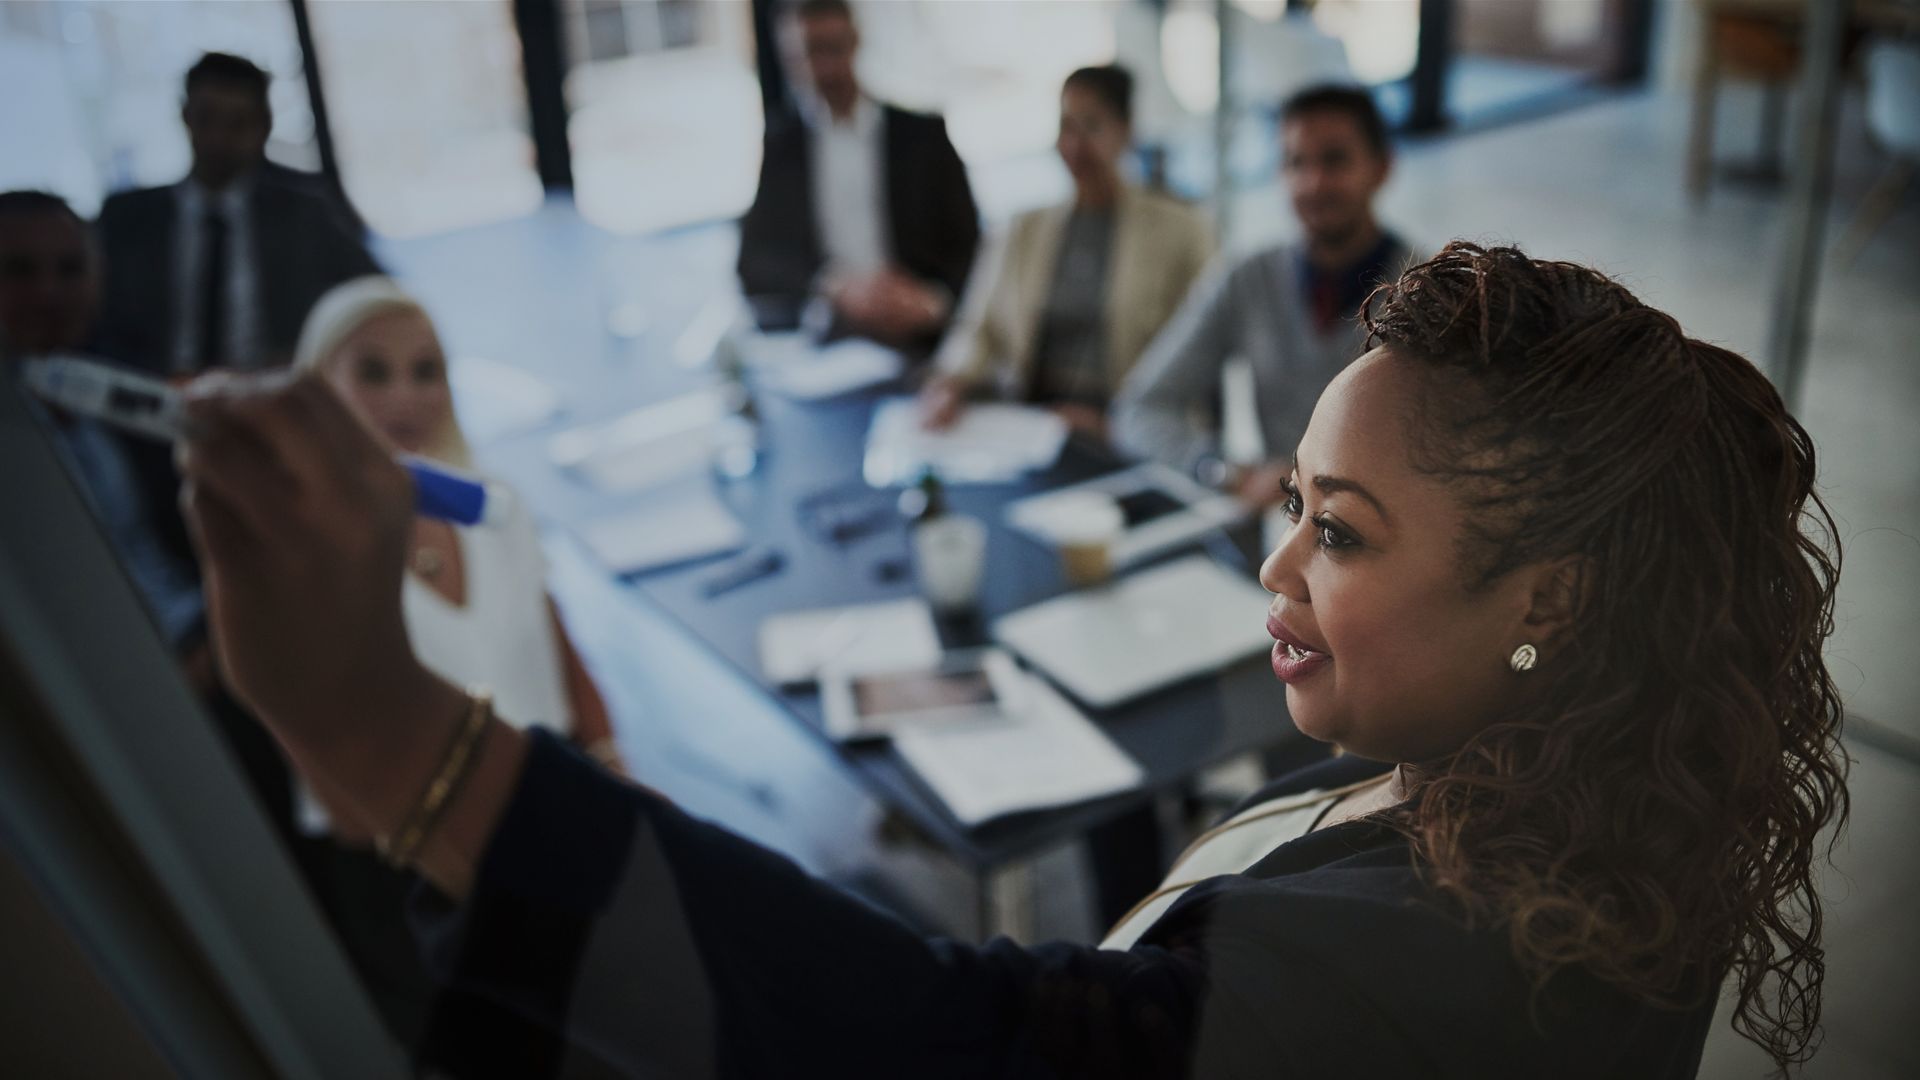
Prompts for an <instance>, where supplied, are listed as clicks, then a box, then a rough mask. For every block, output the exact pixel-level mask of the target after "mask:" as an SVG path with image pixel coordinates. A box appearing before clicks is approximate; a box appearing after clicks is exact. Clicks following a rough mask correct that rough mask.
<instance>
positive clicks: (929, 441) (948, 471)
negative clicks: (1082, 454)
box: [864, 398, 1067, 487]
mask: <svg viewBox="0 0 1920 1080" xmlns="http://www.w3.org/2000/svg"><path fill="white" fill-rule="evenodd" d="M1066 444H1067V425H1066V422H1065V421H1063V420H1061V419H1060V418H1059V417H1058V416H1055V415H1054V414H1053V413H1051V412H1048V411H1047V410H1045V409H1036V408H1032V407H1030V406H1026V405H999V404H983V405H974V406H972V407H970V408H968V409H967V410H966V411H965V412H964V413H962V414H960V419H959V421H958V422H956V423H955V424H954V425H953V426H952V427H950V428H947V429H946V430H944V431H928V430H926V429H925V428H923V427H922V426H921V425H920V407H919V404H918V403H917V402H915V401H914V400H913V399H912V398H894V399H892V400H889V401H886V402H883V403H882V404H881V405H880V407H879V408H878V409H876V410H875V411H874V414H873V426H872V427H871V428H870V429H868V432H867V456H866V464H865V468H864V473H865V475H866V478H867V483H869V484H871V485H873V486H874V487H890V486H893V485H896V484H906V483H911V482H912V481H913V479H914V477H915V476H917V475H918V474H919V473H920V471H921V470H922V469H925V468H928V467H931V468H933V469H934V470H935V471H937V472H938V473H939V474H940V478H941V480H943V481H945V482H947V483H949V484H999V483H1006V482H1008V481H1011V480H1017V479H1019V478H1020V477H1022V476H1024V475H1026V474H1027V473H1029V472H1033V471H1034V470H1036V469H1044V468H1046V467H1047V466H1049V465H1051V464H1053V463H1054V462H1055V461H1056V460H1058V459H1059V457H1060V450H1061V448H1062V447H1064V446H1065V445H1066Z"/></svg>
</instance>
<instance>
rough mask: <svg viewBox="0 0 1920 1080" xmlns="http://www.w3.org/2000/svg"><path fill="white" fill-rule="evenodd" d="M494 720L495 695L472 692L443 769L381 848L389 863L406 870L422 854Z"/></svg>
mask: <svg viewBox="0 0 1920 1080" xmlns="http://www.w3.org/2000/svg"><path fill="white" fill-rule="evenodd" d="M492 719H493V695H492V694H491V693H490V692H488V691H487V690H485V689H482V688H476V689H473V690H469V691H468V692H467V717H466V720H465V721H463V722H462V723H461V725H460V730H459V732H457V733H456V734H455V735H454V737H453V742H452V744H451V745H449V746H448V747H447V753H446V756H445V757H443V758H442V759H441V761H440V768H439V769H438V770H436V771H435V773H434V775H433V779H432V780H431V781H429V782H428V783H427V787H426V790H425V791H423V792H421V794H420V801H419V802H417V803H415V804H414V807H413V809H412V810H411V811H410V812H408V814H407V816H406V818H405V820H404V823H403V824H402V825H401V826H400V828H399V829H397V830H395V832H394V839H393V841H392V842H391V843H385V844H382V845H380V853H381V855H382V856H383V857H384V858H385V859H386V860H387V862H388V863H389V864H391V865H393V866H396V867H400V868H405V867H407V866H409V865H411V864H412V862H413V859H414V856H416V855H418V854H419V853H420V848H421V847H422V846H423V845H424V844H425V843H426V840H427V836H428V835H429V834H430V833H431V832H432V831H433V827H434V825H435V824H437V823H438V822H439V820H440V815H441V814H442V813H444V812H445V811H446V808H447V805H448V804H449V803H451V802H452V801H453V795H454V793H455V792H456V791H458V790H459V788H460V784H461V782H462V781H464V780H465V779H466V778H467V774H468V773H469V772H471V771H472V769H473V762H474V760H475V758H476V757H477V756H478V755H477V754H476V753H475V751H476V750H477V749H478V748H479V745H480V739H481V737H482V736H484V735H485V734H486V733H487V726H488V723H489V721H491V720H492Z"/></svg>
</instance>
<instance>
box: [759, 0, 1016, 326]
mask: <svg viewBox="0 0 1920 1080" xmlns="http://www.w3.org/2000/svg"><path fill="white" fill-rule="evenodd" d="M779 40H780V44H781V53H782V57H783V59H784V61H785V64H786V69H787V71H788V72H789V77H790V79H791V81H792V84H793V90H794V94H793V96H794V99H795V100H794V102H793V104H792V105H791V106H789V107H787V108H784V109H779V110H774V111H771V112H769V114H768V116H767V128H766V142H765V146H764V152H763V156H762V158H761V163H760V187H759V191H758V192H757V193H756V194H755V196H754V200H753V206H752V207H751V208H750V209H748V211H747V216H746V217H745V218H744V219H742V220H741V222H740V261H739V267H738V269H739V273H740V284H741V287H742V289H743V290H744V291H745V292H746V294H747V297H748V298H749V300H750V301H752V302H753V304H754V306H755V308H756V310H757V311H758V312H759V313H760V315H761V319H762V322H763V323H768V324H775V323H779V322H783V321H791V320H793V319H795V318H797V317H798V316H799V313H800V312H801V311H802V310H803V309H808V308H811V309H812V311H818V312H823V313H824V314H825V316H826V318H824V319H822V321H823V322H827V323H829V325H831V327H832V328H833V329H834V330H835V331H836V332H843V333H854V334H859V335H862V336H866V337H872V338H875V339H877V340H881V341H886V342H889V343H891V344H896V345H907V346H923V347H931V345H932V344H933V343H934V342H935V341H937V339H938V336H939V334H940V332H941V331H942V330H943V329H944V328H945V327H946V325H947V321H948V319H949V318H950V317H951V316H952V314H953V310H954V302H955V300H956V299H957V298H958V296H959V294H960V290H961V289H962V288H963V287H964V285H965V284H966V279H967V271H968V269H969V268H970V267H971V266H972V265H973V256H974V250H975V249H976V248H977V247H978V246H979V243H980V221H979V212H978V210H977V209H976V208H975V206H974V202H973V190H972V188H971V187H970V186H969V185H968V183H967V170H966V166H965V165H964V164H962V163H961V161H960V155H959V154H957V153H955V152H954V149H953V143H952V142H951V141H949V140H948V138H947V126H946V122H945V121H944V120H942V119H941V118H940V117H938V116H931V115H925V114H920V113H913V112H908V111H907V110H905V109H900V108H896V107H894V106H892V105H887V104H883V103H881V102H877V101H875V100H874V99H872V98H870V97H868V96H866V95H865V94H864V93H863V92H862V91H861V88H860V82H859V79H858V77H857V76H856V75H855V73H854V65H853V59H854V55H855V53H856V52H857V51H858V49H859V46H860V34H859V30H858V28H857V27H856V26H855V25H854V21H853V12H852V9H851V8H850V7H849V6H848V4H847V2H846V0H797V2H794V3H789V4H788V5H787V6H786V7H785V8H783V9H782V11H781V14H780V28H779ZM809 314H811V313H809Z"/></svg>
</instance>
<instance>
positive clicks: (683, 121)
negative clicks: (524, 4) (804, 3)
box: [560, 0, 762, 233]
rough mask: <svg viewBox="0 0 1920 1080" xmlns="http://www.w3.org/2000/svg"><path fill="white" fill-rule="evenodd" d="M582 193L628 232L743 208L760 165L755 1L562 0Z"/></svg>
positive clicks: (611, 224) (608, 224)
mask: <svg viewBox="0 0 1920 1080" xmlns="http://www.w3.org/2000/svg"><path fill="white" fill-rule="evenodd" d="M560 14H561V20H562V42H563V44H564V46H565V48H566V51H567V56H568V57H569V59H570V60H571V61H572V66H571V67H570V69H569V70H568V72H567V79H566V96H567V103H568V106H569V110H570V115H569V119H568V122H567V141H568V144H569V146H570V147H571V149H572V155H573V183H574V200H575V202H576V204H577V205H578V206H579V208H580V213H581V215H582V216H583V217H585V218H586V219H587V220H588V221H591V222H593V223H594V224H596V225H599V226H601V227H602V228H605V229H609V230H611V231H614V232H621V233H637V232H649V231H653V230H657V229H663V228H670V227H673V226H676V225H686V224H691V223H693V222H699V221H711V220H714V219H718V218H729V217H736V216H738V215H740V214H742V213H744V212H745V211H746V209H747V206H748V204H749V203H751V202H752V201H753V189H754V183H755V180H756V179H757V178H758V175H759V167H760V135H761V131H762V117H761V109H760V82H759V78H758V76H757V75H756V74H755V71H754V60H753V56H754V52H753V22H752V8H751V6H750V5H749V4H747V3H745V2H732V0H728V2H712V0H561V4H560Z"/></svg>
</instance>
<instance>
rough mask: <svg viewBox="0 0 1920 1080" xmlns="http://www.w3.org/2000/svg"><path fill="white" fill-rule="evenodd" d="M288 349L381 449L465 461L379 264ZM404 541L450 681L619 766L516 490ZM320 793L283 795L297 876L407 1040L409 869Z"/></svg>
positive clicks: (429, 998)
mask: <svg viewBox="0 0 1920 1080" xmlns="http://www.w3.org/2000/svg"><path fill="white" fill-rule="evenodd" d="M294 364H295V366H296V367H299V368H301V369H303V370H308V371H313V372H316V373H318V374H319V375H320V376H321V377H322V378H323V379H324V380H325V381H326V382H327V383H328V385H330V386H331V387H332V388H333V390H334V391H335V392H336V393H338V394H339V396H340V397H341V398H342V399H343V400H345V401H346V402H347V403H348V404H349V405H350V406H352V407H353V409H354V410H355V411H357V412H359V413H360V414H361V415H363V416H364V417H365V418H366V419H367V420H368V421H369V422H370V423H371V425H372V426H373V428H374V429H375V430H377V431H379V432H380V433H381V434H382V435H384V436H385V437H386V440H387V441H388V442H390V443H392V444H393V448H394V449H396V450H400V451H405V452H407V453H411V454H418V455H420V456H422V457H426V458H431V459H434V460H436V461H441V462H445V463H447V464H450V465H454V466H459V467H462V468H470V467H471V465H472V453H471V452H470V451H469V449H468V447H467V441H466V438H465V436H463V435H462V434H461V431H460V423H459V420H458V418H457V417H456V416H455V414H454V409H453V396H452V393H451V391H450V389H449V387H448V384H447V362H446V354H445V352H444V351H443V350H442V349H441V347H440V339H439V336H438V335H437V334H436V333H435V332H434V327H433V322H432V320H431V319H429V318H428V316H427V313H426V311H425V310H424V309H422V308H421V306H420V304H419V302H418V301H416V300H414V299H413V298H412V297H411V296H409V295H408V294H407V293H406V292H405V291H404V290H403V289H401V288H400V286H399V285H397V284H395V283H394V282H393V281H392V280H390V279H388V278H385V277H361V278H356V279H354V280H352V281H348V282H345V283H343V284H341V285H338V286H336V287H335V288H333V289H332V290H331V291H329V292H328V293H326V294H325V295H324V296H322V297H321V298H320V300H319V301H318V302H317V303H316V304H315V305H314V308H313V311H312V312H311V313H310V314H309V315H308V316H307V321H306V325H305V327H304V329H303V330H302V331H301V334H300V341H299V345H298V347H297V348H296V350H295V353H294ZM408 551H409V555H408V558H407V572H406V574H405V576H404V579H403V584H402V586H401V608H402V611H403V613H404V617H405V621H406V628H407V636H408V638H409V640H410V641H411V643H412V646H413V652H414V654H415V655H416V656H417V657H418V658H419V660H420V662H421V663H423V664H425V665H426V666H427V667H429V668H431V669H433V670H434V671H435V672H437V673H438V674H440V676H441V677H443V678H446V679H448V680H450V681H452V682H454V683H457V684H461V685H482V686H485V687H487V688H489V689H490V690H491V691H492V692H493V695H494V699H495V700H496V701H497V702H499V703H500V707H501V709H502V711H503V713H504V714H505V715H510V716H515V717H527V718H529V721H530V722H529V724H528V725H526V726H530V727H544V728H549V729H551V730H553V731H555V732H557V733H559V734H561V735H564V736H566V737H567V738H568V739H569V740H570V741H571V742H573V743H574V745H576V746H578V747H579V748H581V749H582V750H584V751H585V752H586V753H587V754H588V755H589V756H591V757H593V758H594V759H595V760H597V761H599V762H600V763H601V764H602V765H604V766H606V767H608V768H610V769H612V770H614V771H616V772H624V769H623V767H622V765H621V762H620V759H619V755H618V752H617V751H616V749H615V744H614V740H613V732H612V728H611V726H610V725H609V723H608V718H607V710H606V705H605V703H604V702H603V701H602V700H601V697H600V693H599V690H598V689H597V688H595V686H594V683H593V679H592V678H591V677H590V676H589V675H588V674H587V670H586V668H585V667H584V666H583V665H582V664H581V662H580V658H579V657H578V655H576V653H575V652H574V649H573V645H572V643H571V642H570V641H569V640H568V639H567V634H566V630H565V628H564V627H563V626H562V625H561V623H560V619H559V616H558V614H557V612H556V611H555V609H554V606H553V603H552V601H551V599H549V597H548V595H547V587H546V563H545V561H544V559H543V558H542V556H541V552H540V543H539V537H538V535H537V534H536V532H535V529H534V526H533V522H532V519H531V518H529V517H528V516H527V514H526V511H525V509H524V506H523V505H522V504H521V503H520V502H519V500H517V499H516V500H515V501H514V506H513V507H512V510H511V514H510V516H509V517H508V519H507V520H505V521H502V522H500V523H497V524H491V525H488V526H485V527H480V528H464V527H460V526H455V525H450V524H448V523H446V522H443V521H433V520H429V519H427V518H422V517H416V518H414V520H413V523H412V530H411V536H410V539H409V544H408ZM510 702H511V703H513V704H512V705H509V704H508V703H510ZM509 709H511V710H512V711H507V710H509ZM329 795H330V793H329V791H328V790H327V788H326V787H325V786H324V784H319V783H313V784H312V787H311V789H308V788H306V787H304V786H303V787H302V789H301V791H300V793H299V795H298V797H297V800H296V801H297V807H296V815H297V822H298V825H299V828H300V831H301V832H302V833H304V834H305V835H306V836H307V837H310V838H312V840H311V842H310V843H309V844H308V845H307V848H308V850H307V851H306V852H305V856H306V861H307V863H308V869H309V875H308V876H309V880H310V882H311V884H312V886H313V888H314V891H315V893H316V896H317V898H318V899H319V901H320V903H321V905H322V906H323V907H324V908H325V909H326V910H327V913H328V915H329V917H330V919H331V920H332V921H333V923H334V925H335V927H336V929H337V930H338V931H339V934H340V937H341V940H342V942H343V943H344V944H345V945H346V947H347V951H348V953H349V955H350V956H352V958H353V959H354V961H355V965H356V967H358V968H359V970H360V973H361V976H362V978H363V980H364V981H365V982H366V983H367V985H368V988H369V990H370V991H371V992H372V993H373V995H374V997H375V999H376V1000H377V1001H378V1002H379V1003H380V1005H381V1009H382V1012H383V1013H384V1014H385V1015H386V1017H387V1020H388V1023H389V1025H390V1026H391V1027H393V1029H394V1031H395V1034H396V1035H397V1036H398V1037H399V1038H401V1039H402V1040H403V1041H405V1042H407V1043H409V1044H410V1045H415V1046H419V1045H420V1044H421V1043H422V1041H423V1040H425V1039H426V1037H427V1034H428V1032H429V1030H430V1029H431V1027H432V1026H433V1025H432V1024H430V1022H429V1018H430V1016H432V1015H434V1010H435V992H434V986H433V983H432V981H431V980H430V979H429V978H428V977H427V975H426V973H425V971H424V970H423V969H421V967H420V963H419V959H418V955H417V949H416V948H415V946H414V945H413V943H412V941H411V939H410V938H409V936H408V933H407V929H406V918H405V903H406V894H407V891H408V889H409V888H410V887H411V882H410V881H409V880H407V879H404V878H403V877H402V876H401V875H399V874H397V873H396V872H395V871H393V870H391V869H390V868H388V867H387V866H385V865H384V864H382V863H381V862H380V861H378V860H377V859H376V858H375V857H374V856H373V855H372V853H371V852H370V851H368V850H366V849H367V847H368V845H369V843H370V839H371V838H370V837H368V836H367V835H366V834H365V833H364V832H363V831H362V830H359V829H357V828H354V827H353V826H352V825H350V824H349V822H351V820H352V819H351V818H350V817H348V816H346V815H342V814H338V813H332V812H330V809H331V808H334V807H337V806H339V805H340V803H339V801H338V800H336V799H334V798H331V797H329ZM316 796H317V797H316ZM441 1008H444V1005H442V1006H441Z"/></svg>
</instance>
